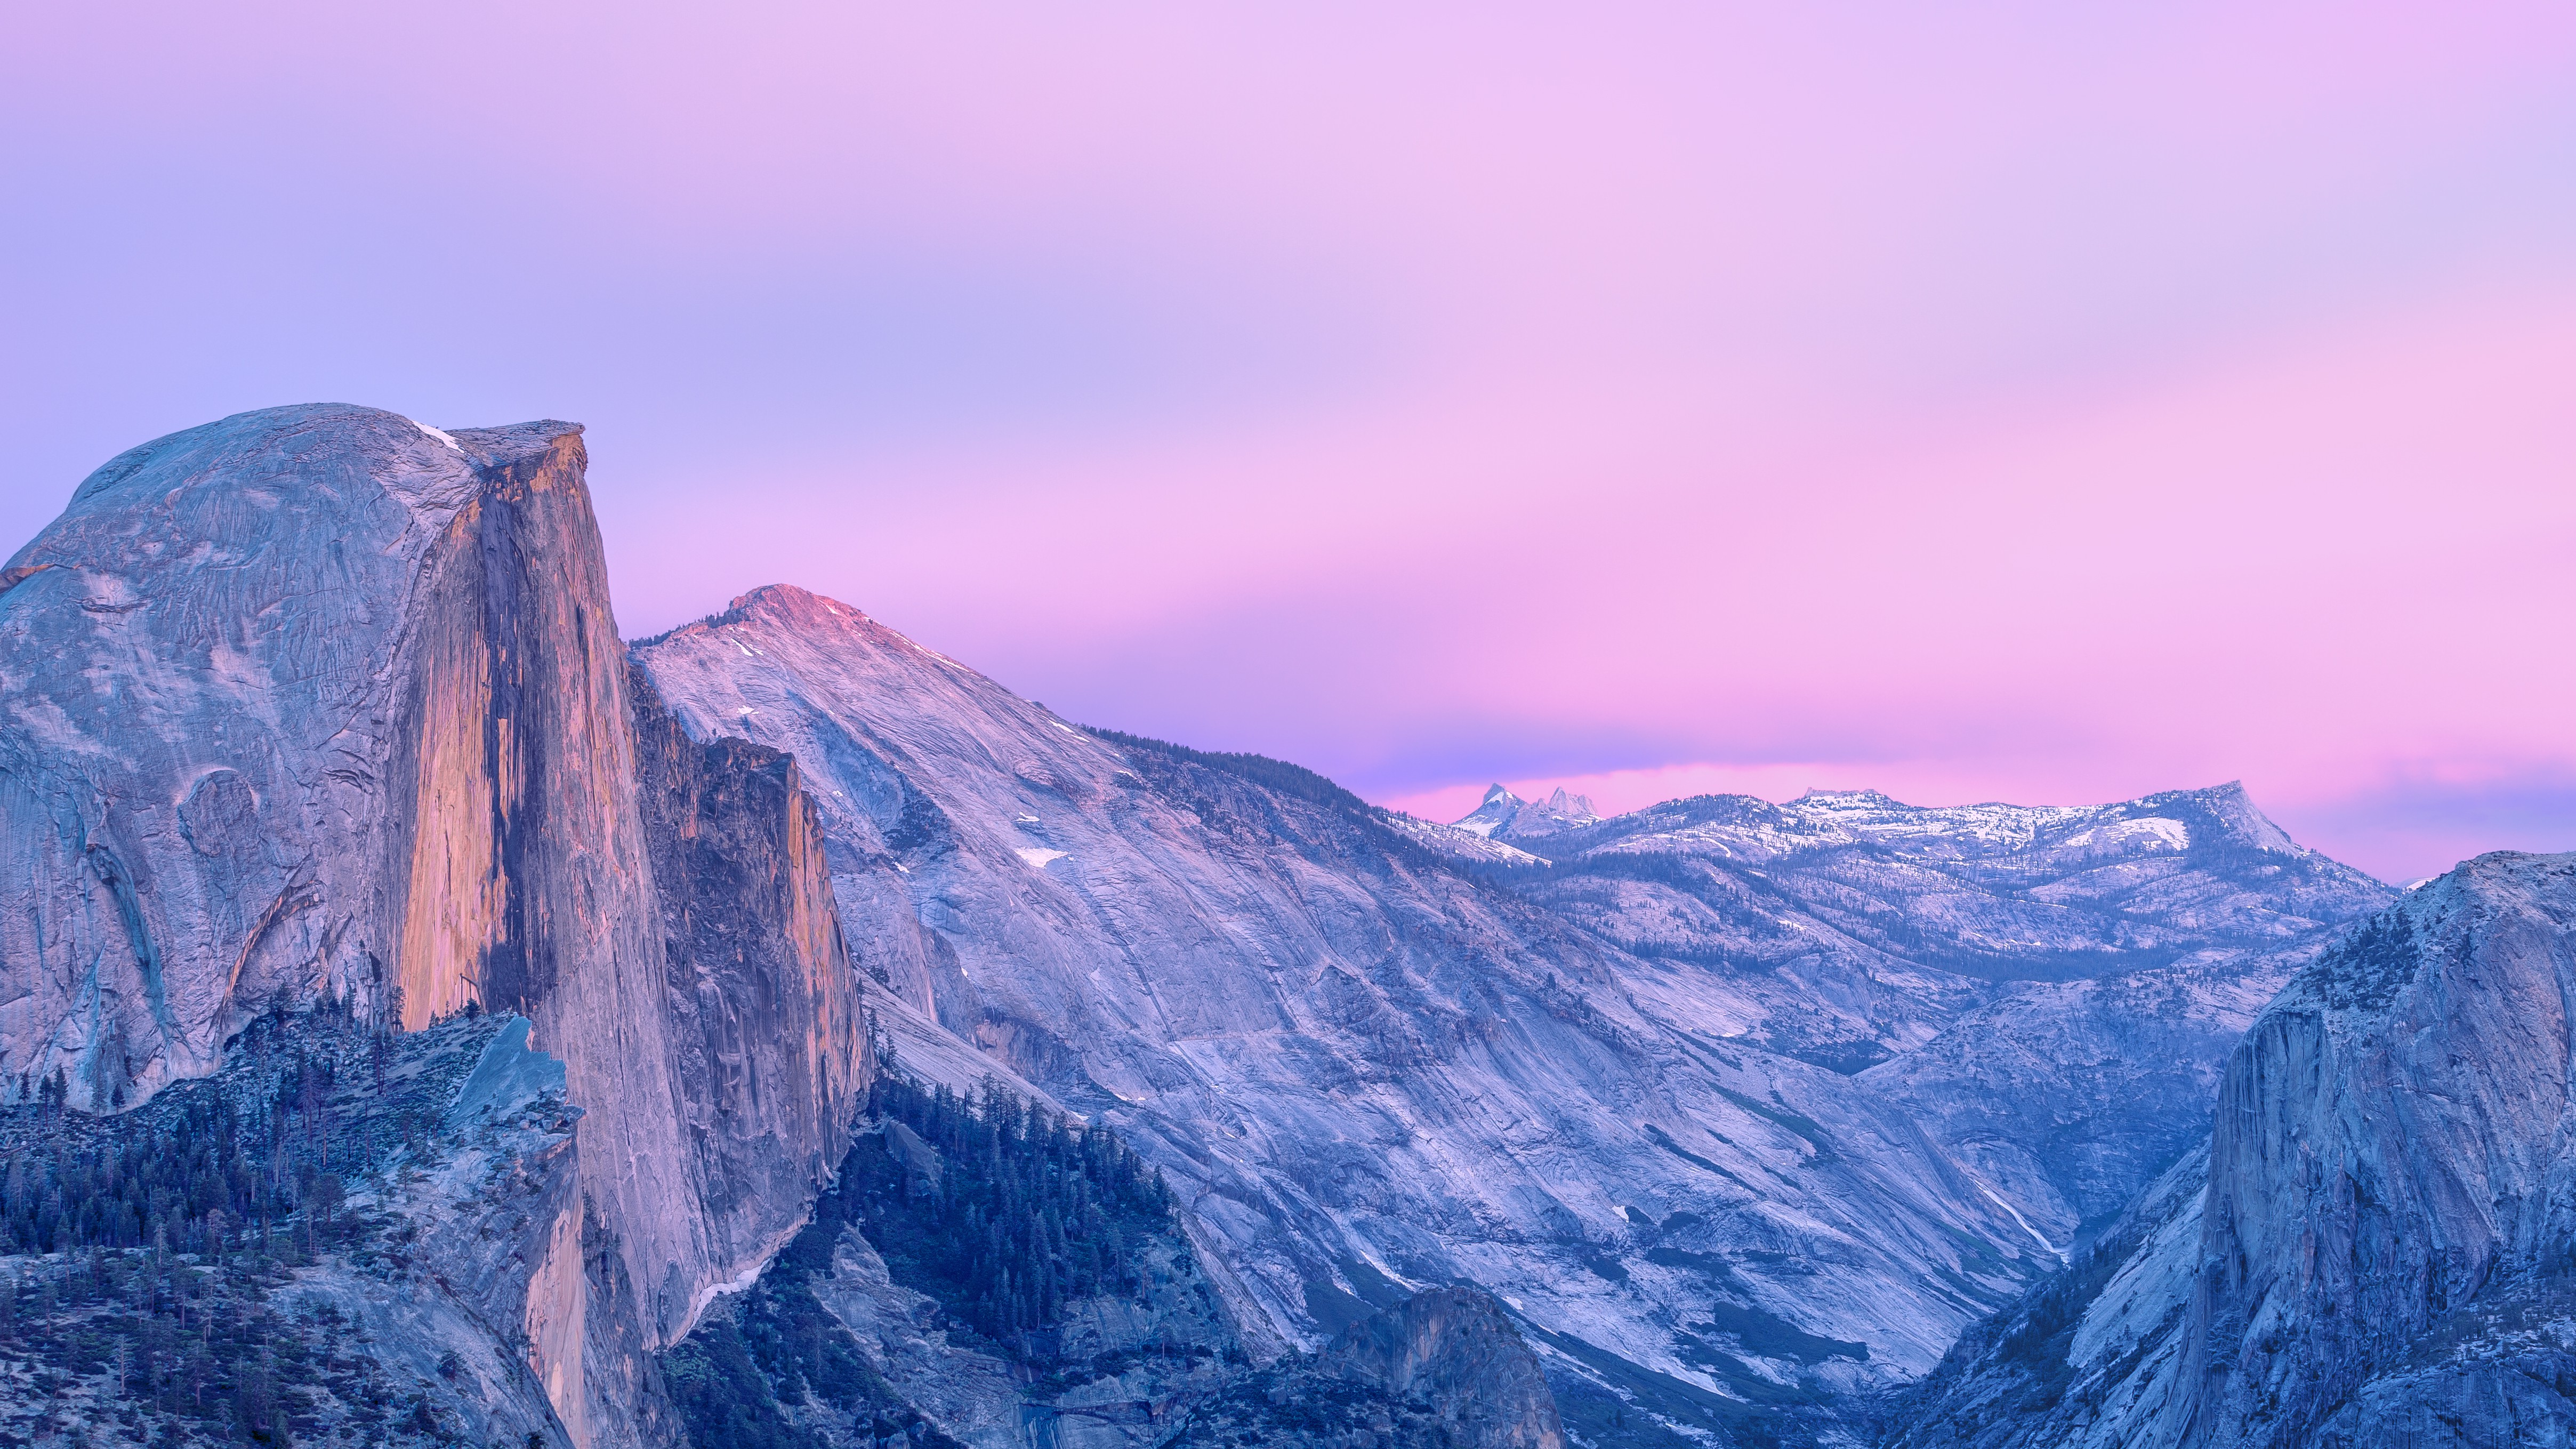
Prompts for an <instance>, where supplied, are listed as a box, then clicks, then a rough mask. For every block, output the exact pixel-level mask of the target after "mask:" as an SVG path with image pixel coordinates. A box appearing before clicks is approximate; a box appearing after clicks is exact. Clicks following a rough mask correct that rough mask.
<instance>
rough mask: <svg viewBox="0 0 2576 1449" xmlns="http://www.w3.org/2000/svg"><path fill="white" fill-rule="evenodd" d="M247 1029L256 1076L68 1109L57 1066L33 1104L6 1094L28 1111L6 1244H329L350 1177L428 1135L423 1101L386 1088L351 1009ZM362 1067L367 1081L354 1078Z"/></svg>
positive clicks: (11, 1174)
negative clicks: (121, 1108)
mask: <svg viewBox="0 0 2576 1449" xmlns="http://www.w3.org/2000/svg"><path fill="white" fill-rule="evenodd" d="M246 1035H247V1036H250V1037H252V1038H253V1040H251V1041H250V1042H248V1043H247V1045H245V1044H243V1043H236V1047H237V1049H239V1050H241V1054H242V1057H243V1058H244V1059H245V1066H246V1067H247V1072H246V1074H245V1075H246V1078H247V1080H241V1081H228V1082H221V1083H194V1084H189V1085H186V1086H182V1087H179V1088H176V1089H174V1090H173V1091H171V1092H170V1093H168V1094H166V1096H167V1100H166V1101H163V1102H156V1103H154V1104H153V1105H152V1107H150V1108H148V1109H145V1110H143V1111H141V1112H138V1113H135V1114H133V1115H130V1116H127V1117H121V1118H120V1117H109V1118H96V1117H90V1116H87V1115H85V1114H81V1115H75V1114H71V1113H68V1112H66V1111H65V1109H64V1108H63V1106H62V1099H63V1095H64V1094H63V1092H62V1090H61V1086H60V1081H59V1078H60V1074H59V1073H56V1074H55V1076H54V1077H50V1078H48V1079H46V1081H45V1082H44V1083H42V1084H39V1085H38V1086H37V1087H36V1088H35V1089H34V1090H33V1091H32V1092H29V1093H27V1094H26V1095H28V1096H30V1097H31V1098H32V1099H33V1101H32V1102H31V1103H30V1104H29V1105H27V1106H22V1107H17V1108H12V1109H6V1115H7V1116H9V1117H11V1118H15V1119H17V1120H16V1121H14V1122H12V1123H10V1124H9V1127H10V1129H11V1130H9V1131H8V1132H7V1134H6V1135H7V1137H8V1138H9V1139H11V1140H10V1141H9V1142H8V1143H7V1146H8V1148H9V1159H10V1160H9V1167H8V1171H7V1173H6V1174H5V1176H0V1253H13V1254H14V1253H53V1252H60V1251H64V1250H68V1249H76V1248H91V1247H105V1248H142V1247H152V1246H156V1245H157V1246H159V1247H161V1248H163V1249H165V1250H168V1251H173V1252H179V1253H187V1254H221V1253H224V1252H227V1251H231V1250H235V1249H239V1248H245V1247H249V1248H255V1249H256V1250H258V1251H260V1252H263V1253H268V1254H276V1255H283V1256H289V1257H295V1256H310V1255H311V1254H313V1253H315V1252H318V1251H320V1250H321V1249H323V1248H325V1247H327V1246H329V1245H330V1244H331V1243H332V1242H333V1241H334V1240H335V1238H336V1236H337V1235H338V1234H340V1233H341V1232H342V1231H343V1230H344V1229H345V1227H346V1226H347V1224H346V1223H345V1222H344V1221H343V1220H342V1216H341V1203H342V1201H343V1199H344V1198H345V1197H346V1195H347V1185H348V1183H349V1182H350V1181H352V1180H354V1179H356V1178H359V1177H362V1176H365V1175H367V1174H369V1173H372V1172H374V1171H376V1170H377V1169H378V1168H380V1167H382V1166H383V1165H384V1163H385V1160H386V1158H387V1157H389V1156H390V1155H391V1153H392V1151H393V1149H394V1148H396V1147H398V1146H400V1145H403V1144H405V1143H409V1144H410V1145H412V1146H415V1147H418V1146H421V1145H423V1138H424V1137H425V1132H426V1122H425V1121H424V1120H423V1119H424V1118H425V1116H426V1115H427V1114H426V1113H425V1111H415V1110H412V1109H411V1107H410V1104H407V1103H398V1102H393V1101H388V1100H386V1099H385V1094H384V1093H383V1092H382V1090H381V1088H382V1085H383V1083H382V1080H381V1075H380V1074H381V1064H382V1059H383V1056H384V1053H385V1051H386V1047H385V1045H384V1038H382V1037H381V1036H378V1035H376V1034H375V1033H373V1032H371V1031H369V1030H368V1029H367V1028H366V1027H365V1026H364V1025H362V1024H360V1023H357V1022H354V1021H351V1020H349V1019H348V1017H347V1016H346V1013H345V1011H344V1010H342V1009H339V1008H336V1007H326V1008H324V1009H323V1010H321V1011H317V1012H314V1013H312V1014H310V1015H309V1016H306V1017H301V1018H289V1017H287V1016H285V1015H283V1014H279V1015H276V1016H273V1017H270V1018H264V1019H263V1020H262V1021H261V1022H259V1023H258V1024H257V1025H256V1026H255V1027H254V1029H253V1031H252V1032H251V1033H247V1034H246ZM370 1068H373V1069H374V1073H375V1079H374V1080H372V1081H371V1080H368V1079H367V1076H368V1074H369V1073H370ZM351 1072H355V1073H358V1074H360V1080H357V1081H354V1082H344V1081H343V1077H344V1075H345V1074H348V1073H351ZM344 1088H346V1089H347V1090H345V1091H344V1090H343V1089H344ZM351 1097H355V1098H356V1099H357V1100H356V1101H354V1102H353V1101H351V1100H349V1099H350V1098H351ZM48 1129H51V1130H48Z"/></svg>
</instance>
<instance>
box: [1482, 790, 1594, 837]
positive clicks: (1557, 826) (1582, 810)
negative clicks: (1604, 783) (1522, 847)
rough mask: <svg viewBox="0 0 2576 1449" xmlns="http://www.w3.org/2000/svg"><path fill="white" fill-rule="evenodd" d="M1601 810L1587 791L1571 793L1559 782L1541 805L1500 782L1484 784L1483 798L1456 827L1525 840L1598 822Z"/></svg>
mask: <svg viewBox="0 0 2576 1449" xmlns="http://www.w3.org/2000/svg"><path fill="white" fill-rule="evenodd" d="M1600 820H1601V812H1600V811H1598V810H1595V809H1593V808H1592V797H1591V796H1589V795H1570V794H1568V793H1566V791H1565V789H1564V787H1562V786H1559V787H1558V788H1557V790H1556V793H1554V794H1552V795H1550V796H1548V797H1547V803H1546V804H1544V805H1539V804H1533V803H1532V802H1530V801H1527V800H1524V799H1522V798H1521V797H1520V796H1518V795H1515V794H1513V793H1512V792H1511V791H1509V790H1507V789H1505V788H1503V787H1502V786H1500V785H1489V786H1487V787H1486V788H1485V798H1484V800H1483V801H1482V802H1481V803H1479V804H1478V805H1477V806H1476V808H1475V809H1474V810H1472V811H1469V812H1468V813H1467V815H1466V816H1465V817H1464V818H1463V819H1460V820H1457V821H1454V822H1452V823H1453V824H1454V825H1455V826H1456V827H1457V828H1458V829H1460V830H1465V831H1470V832H1472V833H1474V834H1477V835H1482V836H1486V837H1488V838H1490V839H1494V840H1505V841H1520V842H1524V843H1525V842H1528V841H1533V840H1543V839H1545V838H1547V837H1548V836H1551V835H1561V834H1563V833H1565V832H1566V831H1568V830H1580V829H1582V828H1583V827H1584V826H1586V825H1594V824H1598V823H1599V822H1600Z"/></svg>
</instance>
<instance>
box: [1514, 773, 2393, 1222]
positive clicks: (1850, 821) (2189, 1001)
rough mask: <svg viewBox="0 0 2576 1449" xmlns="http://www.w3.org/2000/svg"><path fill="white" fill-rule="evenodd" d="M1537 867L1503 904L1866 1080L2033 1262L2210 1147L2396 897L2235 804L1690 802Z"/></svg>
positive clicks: (1776, 1044)
mask: <svg viewBox="0 0 2576 1449" xmlns="http://www.w3.org/2000/svg"><path fill="white" fill-rule="evenodd" d="M1548 853H1549V856H1550V860H1551V865H1550V867H1549V868H1548V869H1547V870H1545V871H1543V872H1524V873H1517V874H1515V875H1514V876H1513V877H1512V879H1513V881H1514V884H1515V887H1516V888H1517V889H1519V890H1520V891H1522V892H1523V893H1524V894H1526V895H1528V896H1529V897H1530V898H1531V899H1533V900H1535V901H1538V902H1539V903H1541V904H1543V905H1545V906H1547V907H1548V908H1549V909H1550V910H1552V911H1554V912H1555V913H1556V914H1558V915H1560V916H1561V917H1563V918H1564V919H1566V920H1569V921H1571V922H1574V923H1576V924H1578V925H1580V926H1582V927H1584V928H1585V929H1586V930H1587V931H1589V932H1590V933H1592V934H1593V935H1595V936H1598V937H1600V938H1602V939H1604V940H1606V941H1608V942H1611V943H1613V944H1615V945H1617V946H1619V947H1620V948H1621V949H1622V950H1623V951H1624V952H1625V953H1626V954H1627V955H1628V956H1629V957H1631V958H1633V959H1634V960H1635V961H1636V962H1637V963H1638V965H1637V966H1636V967H1635V968H1634V969H1633V970H1632V971H1631V972H1630V974H1629V976H1628V981H1629V983H1630V985H1631V987H1632V989H1634V990H1635V991H1636V992H1637V993H1638V996H1639V998H1640V1000H1641V1001H1651V1002H1652V1003H1653V1006H1652V1008H1651V1009H1653V1010H1655V1011H1656V1012H1657V1013H1658V1014H1660V1015H1662V1016H1663V1017H1665V1018H1666V1019H1668V1020H1672V1021H1675V1022H1679V1023H1683V1024H1685V1025H1688V1026H1690V1027H1693V1028H1695V1029H1698V1030H1702V1031H1705V1032H1708V1033H1711V1034H1715V1035H1719V1036H1724V1037H1732V1038H1741V1039H1743V1040H1745V1041H1748V1042H1753V1043H1758V1044H1760V1045H1762V1046H1764V1047H1767V1048H1769V1049H1771V1050H1773V1051H1777V1052H1781V1053H1783V1054H1786V1055H1790V1056H1795V1057H1798V1058H1800V1059H1802V1060H1806V1061H1810V1062H1814V1063H1817V1064H1818V1065H1822V1066H1827V1067H1831V1068H1834V1069H1837V1070H1841V1071H1856V1072H1860V1073H1861V1075H1862V1080H1864V1081H1866V1082H1868V1083H1870V1084H1871V1085H1872V1086H1873V1087H1875V1088H1877V1089H1878V1090H1879V1091H1880V1092H1881V1093H1883V1094H1884V1095H1885V1096H1886V1097H1888V1098H1889V1099H1890V1100H1892V1101H1894V1102H1896V1103H1898V1104H1900V1105H1901V1106H1902V1107H1903V1109H1904V1110H1905V1111H1906V1112H1907V1113H1908V1114H1909V1115H1910V1116H1911V1117H1913V1118H1914V1119H1915V1120H1916V1121H1918V1122H1920V1123H1922V1124H1923V1125H1924V1126H1925V1128H1926V1129H1927V1130H1929V1131H1931V1132H1932V1133H1933V1135H1934V1136H1935V1137H1936V1138H1937V1139H1938V1140H1939V1141H1941V1142H1942V1144H1943V1145H1944V1146H1945V1147H1946V1148H1947V1149H1948V1150H1949V1151H1950V1152H1951V1154H1953V1155H1954V1156H1955V1157H1956V1158H1957V1159H1958V1160H1959V1161H1960V1162H1961V1163H1962V1164H1963V1165H1965V1166H1966V1167H1967V1168H1968V1169H1969V1170H1971V1171H1972V1172H1973V1173H1974V1174H1975V1175H1976V1177H1977V1179H1978V1181H1979V1184H1980V1190H1981V1191H1988V1192H1992V1193H1994V1194H1996V1195H1997V1196H1998V1198H2000V1199H2001V1200H2003V1201H2005V1202H2008V1203H2009V1204H2010V1206H2011V1209H2012V1211H2013V1212H2015V1213H2016V1214H2018V1215H2019V1217H2020V1218H2021V1219H2022V1220H2024V1221H2026V1223H2027V1224H2028V1226H2029V1230H2030V1232H2031V1233H2032V1234H2033V1235H2034V1236H2036V1237H2037V1238H2039V1239H2040V1240H2041V1241H2043V1242H2046V1243H2048V1244H2051V1245H2052V1246H2053V1247H2062V1246H2064V1245H2066V1244H2067V1243H2068V1242H2069V1241H2070V1240H2071V1239H2073V1238H2075V1237H2076V1236H2077V1235H2078V1233H2079V1231H2080V1230H2081V1228H2082V1226H2083V1225H2084V1224H2086V1223H2088V1222H2098V1221H2100V1220H2102V1219H2105V1218H2107V1217H2108V1216H2109V1215H2110V1214H2113V1213H2115V1212H2117V1211H2118V1210H2119V1209H2120V1208H2121V1207H2122V1206H2123V1205H2124V1204H2126V1203H2127V1202H2128V1200H2129V1199H2130V1198H2131V1197H2132V1196H2134V1195H2135V1194H2136V1193H2137V1192H2138V1191H2139V1190H2140V1189H2141V1188H2143V1187H2144V1186H2145V1185H2146V1184H2147V1182H2148V1180H2149V1179H2151V1178H2153V1177H2154V1176H2155V1175H2156V1173H2157V1172H2159V1171H2161V1170H2162V1169H2163V1168H2164V1166H2165V1165H2166V1164H2167V1163H2169V1162H2170V1161H2171V1160H2172V1159H2173V1157H2174V1156H2175V1155H2176V1154H2177V1153H2179V1152H2181V1151H2183V1150H2184V1149H2185V1148H2186V1147H2188V1146H2189V1145H2190V1144H2191V1143H2192V1142H2194V1141H2196V1140H2198V1139H2199V1138H2200V1137H2201V1136H2203V1135H2205V1134H2206V1132H2207V1130H2208V1121H2209V1102H2210V1100H2211V1094H2212V1092H2213V1091H2214V1089H2215V1087H2216V1084H2217V1078H2218V1071H2219V1066H2220V1064H2221V1063H2222V1062H2223V1061H2224V1060H2225V1057H2226V1053H2227V1051H2228V1050H2229V1049H2230V1048H2231V1047H2232V1046H2233V1045H2234V1044H2235V1040H2236V1037H2237V1035H2238V1034H2239V1033H2240V1032H2242V1031H2243V1030H2244V1028H2245V1026H2246V1024H2247V1023H2248V1022H2250V1021H2251V1020H2252V1019H2253V1015H2254V1013H2255V1012H2256V1011H2258V1010H2259V1009H2260V1008H2261V1007H2262V1005H2263V1003H2264V1002H2265V1001H2267V1000H2269V999H2270V997H2271V995H2272V993H2273V992H2274V991H2276V990H2277V989H2279V987H2280V986H2281V984H2282V983H2283V982H2285V981H2287V980H2288V978H2289V975H2290V973H2291V972H2292V971H2293V970H2294V969H2295V968H2296V967H2297V966H2298V965H2299V964H2300V963H2301V962H2303V961H2304V960H2306V959H2307V958H2308V957H2309V956H2310V955H2313V954H2314V953H2315V951H2316V950H2318V949H2319V948H2320V947H2321V946H2322V945H2323V944H2324V942H2325V941H2326V940H2327V939H2329V938H2330V937H2331V936H2332V935H2333V934H2334V933H2335V931H2337V930H2338V929H2339V928H2340V927H2341V925H2342V923H2344V922H2346V921H2348V920H2350V919H2351V918H2352V917H2354V916H2356V915H2359V914H2361V913H2363V912H2366V911H2368V910H2371V909H2374V908H2376V907H2378V906H2379V905H2382V904H2384V903H2385V902H2386V901H2387V900H2388V899H2389V898H2390V896H2391V892H2390V891H2389V889H2388V888H2387V887H2386V886H2383V885H2381V884H2380V883H2379V882H2377V881H2375V880H2372V879H2370V878H2369V877H2368V876H2365V875H2363V874H2361V873H2360V872H2359V871H2355V870H2353V869H2351V868H2350V867H2347V866H2344V865H2341V864H2339V863H2337V862H2335V861H2333V860H2330V859H2328V858H2327V857H2325V856H2322V855H2319V854H2317V853H2316V852H2314V851H2310V850H2307V849H2305V848H2303V847H2301V846H2299V845H2298V844H2296V843H2295V842H2293V841H2292V840H2291V839H2290V838H2289V837H2288V836H2287V835H2286V834H2284V833H2283V832H2282V831H2281V830H2280V828H2279V827H2278V826H2276V825H2274V824H2273V823H2272V822H2271V821H2270V820H2269V819H2267V818H2265V817H2264V816H2263V814H2262V813H2261V812H2260V811H2259V810H2257V809H2256V808H2255V806H2254V804H2253V802H2252V801H2251V800H2250V799H2248V798H2247V796H2246V794H2245V791H2244V789H2243V788H2242V787H2241V786H2238V785H2233V784H2230V785H2222V786H2218V787H2215V788H2211V789H2204V790H2181V791H2171V792H2167V793H2164V794H2159V795H2150V796H2147V797H2145V798H2142V799H2138V800H2130V801H2123V802H2120V803H2117V804H2111V805H2098V806H2077V807H2028V806H2014V805H2000V804H1989V805H1972V806H1961V807H1951V808H1927V807H1918V806H1911V805H1905V804H1902V803H1899V802H1897V801H1895V800H1892V799H1890V798H1888V797H1887V796H1885V795H1882V794H1879V793H1877V792H1874V791H1850V792H1814V793H1810V794H1808V795H1806V796H1804V797H1802V798H1800V799H1798V800H1795V801H1792V802H1790V803H1788V804H1785V805H1775V804H1772V803H1770V802H1768V801H1764V800H1759V799H1755V798H1752V797H1750V796H1742V795H1716V796H1701V797H1698V798H1695V799H1689V800H1677V801H1672V802H1668V803H1666V804H1662V805H1656V806H1651V807H1649V808H1647V809H1645V810H1640V811H1636V812H1633V813H1631V814H1628V815H1622V816H1619V817H1617V818H1615V819H1611V820H1606V821H1601V822H1598V823H1595V824H1593V825H1590V826H1586V827H1583V828H1580V829H1574V830H1569V831H1565V832H1563V833H1561V834H1558V835H1556V836H1554V837H1552V838H1551V839H1550V841H1549V842H1548ZM1748 1002H1749V1003H1750V1009H1748V1007H1747V1003H1748Z"/></svg>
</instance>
